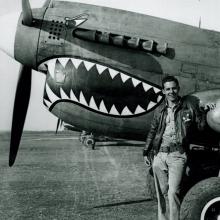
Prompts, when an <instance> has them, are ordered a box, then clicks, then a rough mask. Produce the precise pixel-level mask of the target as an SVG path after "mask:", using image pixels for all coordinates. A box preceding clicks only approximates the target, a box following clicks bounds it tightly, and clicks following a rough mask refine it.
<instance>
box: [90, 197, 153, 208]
mask: <svg viewBox="0 0 220 220" xmlns="http://www.w3.org/2000/svg"><path fill="white" fill-rule="evenodd" d="M150 201H152V199H140V200H137V201H124V202H117V203H112V204H105V205H100V206H94V207H93V208H95V209H96V208H104V207H113V206H120V205H130V204H136V203H142V202H150Z"/></svg>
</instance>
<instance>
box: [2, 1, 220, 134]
mask: <svg viewBox="0 0 220 220" xmlns="http://www.w3.org/2000/svg"><path fill="white" fill-rule="evenodd" d="M76 1H77V0H76ZM43 2H44V0H30V3H31V6H32V8H34V7H40V6H42V4H43ZM77 2H85V3H91V4H98V5H106V6H109V7H113V8H114V7H118V8H121V9H127V10H130V11H135V12H140V13H144V14H149V15H153V16H157V17H162V18H167V19H169V20H175V21H179V22H182V23H186V24H190V25H193V26H198V25H199V20H200V18H201V27H202V28H207V29H212V30H218V31H220V19H219V18H220V15H219V11H220V1H219V0H200V1H199V0H127V1H125V0H81V1H77ZM17 10H19V11H20V10H21V0H20V1H19V0H16V1H15V0H7V1H1V2H0V16H1V15H4V14H6V13H10V12H14V11H17ZM1 31H4V30H2V29H1ZM0 60H1V62H0V103H1V104H0V130H10V128H11V120H12V112H13V102H14V94H15V89H16V84H17V79H18V70H19V63H17V62H16V61H15V60H13V59H12V58H10V57H8V56H7V55H6V54H4V53H3V52H1V51H0ZM44 81H45V76H44V75H43V74H41V73H38V72H35V71H33V77H32V92H31V99H30V104H29V109H28V114H27V118H26V123H25V129H26V130H55V126H56V118H55V116H53V115H52V114H50V113H49V112H48V111H47V110H46V108H45V107H44V105H43V103H42V97H43V88H44Z"/></svg>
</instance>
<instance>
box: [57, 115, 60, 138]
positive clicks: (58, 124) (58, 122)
mask: <svg viewBox="0 0 220 220" xmlns="http://www.w3.org/2000/svg"><path fill="white" fill-rule="evenodd" d="M59 126H60V118H58V120H57V128H56V134H57V131H58V128H59Z"/></svg>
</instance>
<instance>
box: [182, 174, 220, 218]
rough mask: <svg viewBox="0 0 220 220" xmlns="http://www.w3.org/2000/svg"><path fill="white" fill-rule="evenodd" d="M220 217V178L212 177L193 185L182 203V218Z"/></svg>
mask: <svg viewBox="0 0 220 220" xmlns="http://www.w3.org/2000/svg"><path fill="white" fill-rule="evenodd" d="M209 219H212V220H219V219H220V178H219V177H211V178H208V179H205V180H203V181H201V182H199V183H197V184H196V185H195V186H193V187H192V188H191V189H190V190H189V191H188V192H187V194H186V196H185V197H184V199H183V202H182V204H181V209H180V220H209Z"/></svg>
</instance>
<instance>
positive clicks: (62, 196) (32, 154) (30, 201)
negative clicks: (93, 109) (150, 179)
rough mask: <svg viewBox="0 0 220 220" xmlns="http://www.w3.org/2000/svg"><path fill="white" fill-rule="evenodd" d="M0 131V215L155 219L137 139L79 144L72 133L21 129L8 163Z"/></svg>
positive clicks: (6, 144)
mask: <svg viewBox="0 0 220 220" xmlns="http://www.w3.org/2000/svg"><path fill="white" fill-rule="evenodd" d="M9 137H10V135H9V133H5V132H4V133H0V201H1V202H0V219H2V220H3V219H4V220H8V219H12V220H18V219H19V220H25V219H31V220H35V219H40V220H42V219H43V220H50V219H51V220H67V219H68V220H69V219H74V220H87V219H88V220H90V219H91V220H93V219H94V220H109V219H115V220H117V219H120V220H122V219H124V220H142V219H143V220H156V212H157V203H156V201H155V200H153V199H152V198H151V197H150V195H149V190H148V189H147V187H146V168H145V165H144V163H143V158H142V155H141V154H142V148H143V144H144V143H143V142H135V141H122V140H120V141H109V142H98V143H97V144H96V148H95V150H92V149H90V148H87V147H85V146H82V144H81V143H80V142H79V141H78V137H77V134H74V133H72V132H60V133H58V135H54V133H53V132H25V133H24V134H23V137H22V140H21V145H20V150H19V152H18V156H17V159H16V162H15V164H14V166H13V167H11V168H10V167H8V152H9V139H10V138H9Z"/></svg>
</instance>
